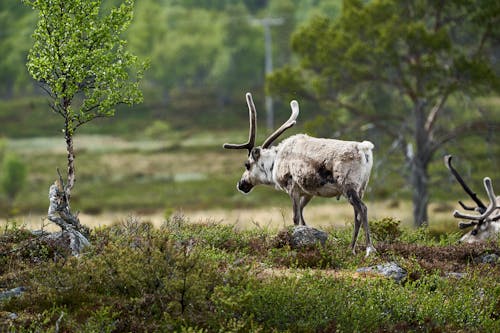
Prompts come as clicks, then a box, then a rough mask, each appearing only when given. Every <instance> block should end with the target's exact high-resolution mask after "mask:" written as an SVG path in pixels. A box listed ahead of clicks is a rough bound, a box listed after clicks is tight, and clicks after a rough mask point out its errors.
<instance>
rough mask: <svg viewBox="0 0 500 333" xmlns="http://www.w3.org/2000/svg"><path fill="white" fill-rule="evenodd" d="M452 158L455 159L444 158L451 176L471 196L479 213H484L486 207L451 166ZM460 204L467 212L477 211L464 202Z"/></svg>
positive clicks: (448, 156) (449, 156)
mask: <svg viewBox="0 0 500 333" xmlns="http://www.w3.org/2000/svg"><path fill="white" fill-rule="evenodd" d="M452 158H453V156H451V155H446V156H445V157H444V164H445V165H446V167H447V168H448V170H450V172H451V174H452V175H453V176H454V177H455V179H456V180H457V182H458V183H459V184H460V185H461V186H462V188H463V189H464V191H465V193H467V194H468V195H469V197H471V199H472V200H473V201H474V202H475V203H476V204H477V210H478V211H479V213H483V212H484V211H485V210H486V206H485V205H484V203H483V202H482V201H481V200H480V199H479V198H478V197H477V194H476V193H475V192H474V191H472V190H471V189H470V187H469V186H467V184H466V183H465V181H464V180H463V178H462V176H460V174H459V173H458V171H457V170H455V168H454V167H453V166H452V165H451V159H452ZM458 203H459V204H460V206H462V208H463V209H465V210H476V208H474V207H469V206H466V205H465V204H464V203H463V202H462V201H459V202H458Z"/></svg>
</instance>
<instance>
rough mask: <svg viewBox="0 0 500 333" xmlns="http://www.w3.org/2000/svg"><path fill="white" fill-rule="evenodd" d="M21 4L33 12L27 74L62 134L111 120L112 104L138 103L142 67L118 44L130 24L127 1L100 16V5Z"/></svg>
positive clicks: (36, 0) (70, 0) (83, 0)
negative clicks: (39, 88)
mask: <svg viewBox="0 0 500 333" xmlns="http://www.w3.org/2000/svg"><path fill="white" fill-rule="evenodd" d="M23 1H24V2H25V3H26V4H28V5H30V6H31V7H33V9H35V10H37V11H38V13H39V21H38V24H37V27H36V30H35V32H34V34H33V38H34V45H33V47H32V49H31V50H30V52H29V55H28V63H27V66H28V71H29V73H30V74H31V76H32V77H33V78H34V79H35V80H36V81H38V82H40V83H41V84H42V87H43V88H44V89H45V90H46V92H47V93H48V94H49V95H50V97H51V99H52V100H51V107H52V109H53V110H54V111H55V112H56V113H58V114H60V115H61V116H63V117H64V119H65V123H66V124H65V128H66V130H67V131H70V133H73V131H74V130H75V129H76V128H78V127H79V126H80V125H83V124H85V123H87V122H89V121H91V120H93V119H94V118H97V117H111V116H113V115H114V107H115V106H116V105H118V104H123V103H124V104H129V105H130V104H134V103H140V102H141V101H142V92H141V90H140V89H139V81H140V79H141V78H142V76H143V72H144V70H145V69H146V64H145V63H144V62H141V61H139V60H138V58H137V57H136V56H134V55H133V54H131V53H130V52H128V51H127V49H126V46H127V43H126V42H125V41H124V40H122V39H120V35H121V34H122V33H123V32H124V31H125V30H126V29H127V27H128V26H129V24H130V22H131V20H132V16H133V5H134V1H133V0H125V2H123V3H122V4H121V5H120V6H119V7H118V8H113V9H111V10H110V11H109V13H107V14H106V15H104V14H103V13H102V10H101V1H100V0H99V1H88V0H51V1H46V0H23Z"/></svg>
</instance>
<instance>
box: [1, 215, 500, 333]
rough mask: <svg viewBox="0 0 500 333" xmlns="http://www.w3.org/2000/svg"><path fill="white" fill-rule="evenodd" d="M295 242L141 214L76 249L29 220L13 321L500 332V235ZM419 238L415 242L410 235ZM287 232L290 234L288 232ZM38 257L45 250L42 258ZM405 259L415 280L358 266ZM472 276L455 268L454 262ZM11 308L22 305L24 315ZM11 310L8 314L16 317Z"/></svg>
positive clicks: (17, 239) (5, 275)
mask: <svg viewBox="0 0 500 333" xmlns="http://www.w3.org/2000/svg"><path fill="white" fill-rule="evenodd" d="M328 233H329V237H328V240H327V241H326V243H325V244H324V245H321V246H320V245H318V246H317V247H312V248H308V249H301V250H292V249H291V248H290V246H289V244H287V243H286V237H284V236H283V234H280V233H279V232H272V231H269V230H252V231H241V230H237V229H235V228H234V227H233V226H228V225H222V224H217V223H214V222H206V223H200V224H195V223H190V221H188V220H186V219H185V218H183V217H181V216H173V217H171V218H170V219H169V220H168V221H167V222H166V223H165V224H164V225H163V226H162V227H161V228H159V229H157V228H154V227H153V225H152V224H151V223H148V222H142V221H140V220H138V219H136V218H134V217H130V218H128V219H126V220H125V221H123V222H121V223H118V224H115V225H112V226H107V227H101V228H98V229H95V230H93V232H92V234H91V236H90V240H91V243H92V245H91V246H90V247H89V248H88V249H87V252H85V253H83V254H82V255H81V256H80V257H78V258H75V257H72V256H70V255H69V253H66V252H64V251H61V250H60V249H59V248H57V246H56V244H51V243H43V244H42V243H40V242H39V241H38V240H37V237H35V236H33V235H32V234H31V233H29V232H27V231H25V230H24V229H22V228H20V227H17V226H10V227H8V228H4V229H3V230H2V233H1V234H0V251H2V252H1V253H0V260H1V263H2V264H5V265H4V266H2V267H1V270H0V292H2V291H3V290H5V289H9V288H14V287H17V286H23V287H24V288H25V292H24V294H23V295H22V296H21V297H14V298H10V299H6V300H4V301H0V319H1V320H2V321H4V322H5V324H3V326H0V328H1V329H4V328H5V329H6V330H10V331H15V332H33V331H44V332H45V331H47V332H51V331H52V332H54V331H57V330H59V331H65V332H166V331H178V332H217V331H219V332H241V331H244V332H249V331H251V332H268V331H275V332H281V331H289V332H310V331H316V332H331V331H345V332H355V331H357V332H360V331H363V332H372V331H384V332H391V331H460V330H462V331H467V332H474V331H484V332H494V331H499V330H500V320H499V318H500V301H499V299H500V283H499V281H500V280H499V278H498V277H499V276H500V267H498V265H497V264H494V263H492V264H481V263H479V262H478V261H475V260H473V259H471V258H474V257H477V256H478V255H480V254H481V253H497V254H500V249H499V247H498V243H493V242H492V243H488V244H485V245H482V246H476V247H471V246H468V245H453V246H450V245H446V246H443V245H442V244H440V241H439V240H436V239H434V238H432V237H431V236H428V234H427V232H426V231H425V230H423V229H420V230H417V231H414V233H415V234H414V235H412V234H411V231H406V230H405V231H403V233H402V235H401V236H400V238H399V239H398V240H396V241H394V242H381V243H379V246H378V254H377V255H376V256H373V257H370V258H364V254H363V251H359V252H360V253H359V254H358V255H352V253H351V251H350V250H349V247H348V243H349V241H350V235H351V230H350V229H349V228H346V229H335V230H334V229H332V230H328ZM411 237H413V239H414V240H415V241H414V242H413V243H407V242H406V241H405V239H409V238H411ZM277 238H279V239H280V240H281V241H279V242H278V241H276V239H277ZM34 258H36V260H34ZM387 260H391V261H397V262H398V263H399V264H400V265H401V266H402V267H403V268H405V269H406V270H407V272H408V278H407V279H406V280H405V281H404V282H402V283H395V282H394V281H392V280H390V279H386V278H381V277H376V276H372V275H366V276H365V275H362V274H359V273H355V270H356V269H357V268H359V267H361V266H367V265H374V264H377V263H381V262H385V261H387ZM452 269H453V270H455V271H458V272H462V273H463V274H466V275H465V277H460V276H458V277H455V276H453V275H452V276H450V275H448V272H450V271H451V270H452ZM9 313H15V314H16V316H17V317H16V318H15V319H12V318H11V317H9V316H8V314H9ZM4 319H5V320H4Z"/></svg>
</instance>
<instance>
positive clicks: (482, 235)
mask: <svg viewBox="0 0 500 333" xmlns="http://www.w3.org/2000/svg"><path fill="white" fill-rule="evenodd" d="M451 159H452V156H451V155H446V156H445V157H444V163H445V165H446V167H447V168H448V170H450V172H451V174H452V175H453V176H454V177H455V179H456V180H457V182H458V183H459V184H460V185H461V186H462V188H463V190H464V191H465V193H467V194H468V195H469V196H470V198H471V199H472V200H473V201H474V202H475V203H476V207H470V206H467V205H465V204H464V203H463V202H462V201H459V202H458V203H459V204H460V206H462V208H463V209H465V210H468V211H474V212H476V213H477V214H465V213H461V212H459V211H458V210H455V211H454V212H453V217H455V218H459V219H465V220H469V221H470V222H460V223H459V224H458V227H459V228H460V229H465V228H469V227H474V228H473V229H472V230H471V231H469V232H468V233H466V234H465V235H463V236H462V238H460V242H464V243H475V242H480V241H485V240H488V239H494V238H495V237H499V236H500V196H496V195H495V192H494V191H493V184H492V182H491V179H490V178H489V177H485V178H484V179H483V184H484V189H485V190H486V193H487V194H488V200H489V201H490V203H489V204H488V205H487V206H486V205H485V204H484V203H483V202H482V201H481V199H479V198H478V197H477V195H476V193H474V192H473V191H472V190H471V189H470V187H469V186H468V185H467V184H466V183H465V181H464V180H463V178H462V177H461V176H460V174H459V173H458V171H457V170H455V168H454V167H453V165H452V164H451Z"/></svg>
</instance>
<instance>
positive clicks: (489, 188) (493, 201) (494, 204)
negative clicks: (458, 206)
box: [453, 177, 500, 225]
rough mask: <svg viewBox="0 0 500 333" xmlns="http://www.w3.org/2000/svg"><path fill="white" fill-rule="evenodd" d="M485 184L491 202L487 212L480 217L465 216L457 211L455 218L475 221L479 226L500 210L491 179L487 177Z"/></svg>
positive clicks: (484, 180)
mask: <svg viewBox="0 0 500 333" xmlns="http://www.w3.org/2000/svg"><path fill="white" fill-rule="evenodd" d="M483 183H484V188H485V189H486V193H488V199H489V200H490V204H489V205H488V207H486V209H485V211H484V212H482V213H481V214H480V215H470V214H463V213H460V212H459V211H458V210H455V211H454V212H453V216H454V217H456V218H459V219H467V220H473V221H478V223H472V225H474V224H479V223H482V222H484V221H486V220H487V219H488V217H489V216H490V215H491V214H492V213H493V212H494V211H495V210H496V209H497V208H500V206H499V205H498V204H497V202H496V201H497V200H496V196H495V192H494V191H493V185H492V183H491V179H490V178H489V177H485V178H484V179H483Z"/></svg>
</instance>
